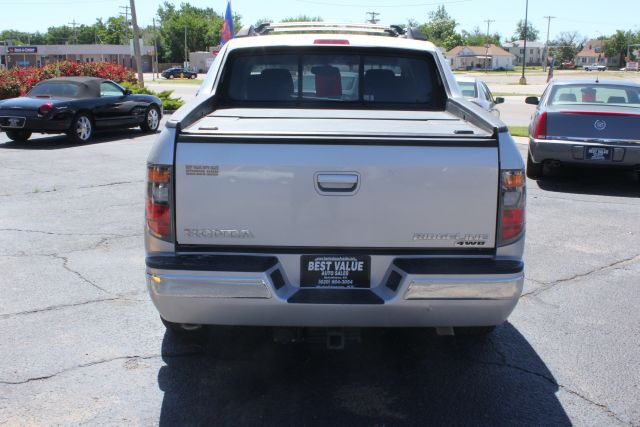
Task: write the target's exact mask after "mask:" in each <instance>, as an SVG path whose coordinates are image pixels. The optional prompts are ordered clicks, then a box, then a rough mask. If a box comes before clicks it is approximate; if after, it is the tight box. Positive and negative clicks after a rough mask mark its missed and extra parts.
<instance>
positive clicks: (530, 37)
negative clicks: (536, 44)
mask: <svg viewBox="0 0 640 427" xmlns="http://www.w3.org/2000/svg"><path fill="white" fill-rule="evenodd" d="M539 34H540V32H539V31H538V30H536V29H535V28H533V25H531V23H529V22H527V41H534V40H538V35H539ZM513 40H524V21H523V20H522V19H521V20H519V21H518V24H517V25H516V32H515V33H513Z"/></svg>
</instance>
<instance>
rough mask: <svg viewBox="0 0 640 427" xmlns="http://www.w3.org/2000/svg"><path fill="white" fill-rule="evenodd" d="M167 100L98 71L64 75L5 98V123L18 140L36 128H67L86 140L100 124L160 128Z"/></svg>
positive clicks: (0, 122) (0, 109) (1, 122)
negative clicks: (136, 91)
mask: <svg viewBox="0 0 640 427" xmlns="http://www.w3.org/2000/svg"><path fill="white" fill-rule="evenodd" d="M161 118H162V102H161V101H160V99H158V98H157V97H155V96H151V95H135V94H132V93H131V91H130V90H128V89H125V88H123V87H122V86H120V85H118V84H117V83H115V82H113V81H111V80H106V79H100V78H96V77H59V78H54V79H50V80H44V81H42V82H40V83H38V84H37V85H36V86H35V87H34V88H33V89H31V90H30V91H29V93H27V94H26V96H24V97H20V98H12V99H7V100H4V101H0V129H2V130H4V131H5V132H6V133H7V136H8V137H9V138H10V139H11V140H13V141H16V142H24V141H26V140H28V139H29V138H30V137H31V134H32V133H33V132H39V133H66V134H67V135H68V137H69V139H70V140H71V141H73V142H76V143H83V142H87V141H89V140H90V139H91V137H92V136H93V133H94V131H95V130H101V129H112V128H130V127H136V126H140V128H141V129H142V130H143V131H145V132H155V131H156V130H157V129H158V126H159V125H160V119H161Z"/></svg>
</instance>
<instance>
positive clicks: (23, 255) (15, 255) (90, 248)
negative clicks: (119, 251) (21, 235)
mask: <svg viewBox="0 0 640 427" xmlns="http://www.w3.org/2000/svg"><path fill="white" fill-rule="evenodd" d="M5 230H6V229H5ZM0 231H3V230H2V229H0ZM16 231H26V232H34V233H40V231H35V230H16ZM41 233H44V234H55V235H61V236H85V237H93V236H104V234H72V233H69V234H58V233H51V232H46V231H43V232H41ZM143 235H144V233H136V234H123V235H119V234H114V235H111V236H109V237H103V238H102V239H100V240H99V241H97V242H96V243H93V244H91V245H90V246H87V247H83V248H81V249H71V250H68V251H64V252H45V253H26V252H23V251H19V252H17V253H13V254H0V257H7V258H9V257H10V258H26V257H31V256H42V257H55V256H57V255H67V254H72V253H75V252H85V251H93V250H96V249H98V248H99V247H100V246H102V245H104V244H105V243H107V242H109V241H111V240H119V239H128V238H132V237H141V236H143Z"/></svg>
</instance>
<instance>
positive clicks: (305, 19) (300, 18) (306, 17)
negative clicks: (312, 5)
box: [280, 15, 322, 22]
mask: <svg viewBox="0 0 640 427" xmlns="http://www.w3.org/2000/svg"><path fill="white" fill-rule="evenodd" d="M280 22H322V18H321V17H320V16H309V15H298V16H290V17H288V18H284V19H283V20H282V21H280Z"/></svg>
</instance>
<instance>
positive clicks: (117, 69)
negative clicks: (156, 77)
mask: <svg viewBox="0 0 640 427" xmlns="http://www.w3.org/2000/svg"><path fill="white" fill-rule="evenodd" d="M71 76H89V77H100V78H103V79H110V80H113V81H114V82H116V83H125V82H128V83H136V82H137V81H138V80H137V79H136V76H135V74H134V72H133V71H131V70H127V69H126V68H124V66H122V65H118V64H112V63H110V62H71V61H60V62H58V63H56V64H47V65H45V66H44V67H24V68H14V69H12V70H9V71H0V99H6V98H14V97H16V96H20V95H24V94H25V93H27V92H29V91H30V90H31V88H33V87H34V86H35V85H36V84H38V83H40V82H41V81H43V80H47V79H51V78H54V77H71ZM16 84H17V90H16Z"/></svg>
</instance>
